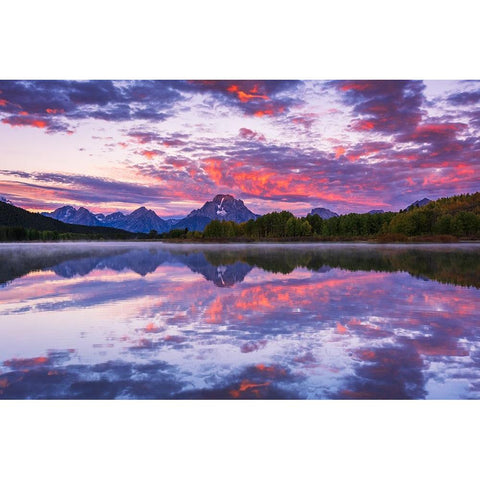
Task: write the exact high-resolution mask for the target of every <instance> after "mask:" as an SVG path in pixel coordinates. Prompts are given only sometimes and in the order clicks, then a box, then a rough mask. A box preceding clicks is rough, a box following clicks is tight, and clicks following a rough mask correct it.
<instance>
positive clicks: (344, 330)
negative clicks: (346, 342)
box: [337, 322, 348, 335]
mask: <svg viewBox="0 0 480 480" xmlns="http://www.w3.org/2000/svg"><path fill="white" fill-rule="evenodd" d="M347 332H348V330H347V328H346V327H344V326H343V325H342V324H341V323H338V322H337V333H340V334H342V335H343V334H344V333H347Z"/></svg>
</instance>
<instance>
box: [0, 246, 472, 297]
mask: <svg viewBox="0 0 480 480" xmlns="http://www.w3.org/2000/svg"><path fill="white" fill-rule="evenodd" d="M165 263H167V264H177V265H178V264H181V265H185V266H187V267H188V268H189V269H190V270H191V271H192V272H195V273H199V274H201V275H202V276H203V277H204V278H205V279H206V280H208V281H210V282H213V283H214V284H215V285H217V286H218V287H231V286H233V285H235V284H236V283H239V282H242V281H243V280H244V279H245V277H246V276H247V275H248V273H249V272H250V271H251V270H252V268H253V267H257V268H260V269H262V270H264V271H266V272H272V273H282V274H289V273H291V272H293V271H294V270H295V269H297V268H306V269H308V270H310V271H314V272H326V271H328V270H329V269H331V268H340V269H344V270H349V271H376V272H408V273H409V274H410V275H412V276H414V277H416V278H421V279H424V280H435V281H438V282H441V283H448V284H454V285H461V286H468V287H475V288H480V249H479V248H476V247H475V246H468V245H462V246H453V247H450V246H435V245H427V246H402V247H398V246H390V247H389V246H378V245H376V246H369V245H342V246H339V245H315V246H312V245H293V246H285V245H264V246H259V245H248V246H245V245H233V246H213V245H203V246H202V245H200V246H196V245H195V246H192V245H190V246H187V245H181V246H174V245H159V244H155V246H152V245H151V244H149V245H145V244H136V245H132V244H119V245H114V244H105V245H99V244H95V245H88V244H55V245H31V244H29V245H22V246H13V245H9V246H7V247H3V248H0V264H1V269H0V284H5V283H7V282H10V281H12V280H14V279H15V278H19V277H22V276H24V275H27V274H28V273H30V272H34V271H45V270H52V271H54V272H55V273H56V274H57V275H59V276H61V277H64V278H72V277H74V276H77V275H79V276H85V275H88V274H89V273H91V272H93V271H94V270H102V269H110V270H113V271H118V272H120V271H125V270H129V271H132V272H135V273H137V274H138V275H141V276H146V275H148V274H150V273H153V272H155V270H156V269H157V268H158V267H159V266H160V265H162V264H165Z"/></svg>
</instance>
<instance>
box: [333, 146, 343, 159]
mask: <svg viewBox="0 0 480 480" xmlns="http://www.w3.org/2000/svg"><path fill="white" fill-rule="evenodd" d="M344 153H345V148H343V147H335V158H339V157H341V156H342V155H343V154H344Z"/></svg>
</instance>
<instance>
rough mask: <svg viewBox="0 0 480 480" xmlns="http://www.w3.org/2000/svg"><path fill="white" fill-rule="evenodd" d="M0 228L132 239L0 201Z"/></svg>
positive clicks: (120, 232) (121, 232) (111, 230)
mask: <svg viewBox="0 0 480 480" xmlns="http://www.w3.org/2000/svg"><path fill="white" fill-rule="evenodd" d="M0 226H2V227H23V228H25V229H34V230H38V231H50V232H58V233H75V234H81V235H99V236H102V237H105V238H133V237H135V235H134V234H132V233H130V232H126V231H125V230H120V229H117V228H110V227H104V226H98V227H96V226H89V225H76V224H68V223H65V222H62V221H60V220H56V219H54V218H49V217H46V216H44V215H41V214H40V213H32V212H29V211H27V210H24V209H23V208H20V207H15V206H14V205H11V204H9V203H5V202H3V201H0Z"/></svg>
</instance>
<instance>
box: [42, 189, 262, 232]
mask: <svg viewBox="0 0 480 480" xmlns="http://www.w3.org/2000/svg"><path fill="white" fill-rule="evenodd" d="M42 215H44V216H46V217H50V218H54V219H55V220H59V221H61V222H64V223H70V224H76V225H87V226H90V227H100V226H102V227H112V228H119V229H122V230H126V231H127V232H135V233H137V232H139V233H149V232H150V231H151V230H156V231H157V232H158V233H163V232H168V231H170V230H172V229H174V228H175V229H177V228H178V229H185V228H188V230H190V231H193V230H198V231H203V230H204V228H205V227H206V226H207V225H208V224H209V223H210V222H211V221H212V220H227V221H229V220H231V221H234V222H237V223H241V222H246V221H248V220H250V219H253V220H254V219H256V218H257V217H259V216H260V215H256V214H255V213H253V212H252V211H250V210H249V209H248V208H247V207H246V206H245V204H244V203H243V201H242V200H237V199H235V198H234V197H233V196H232V195H216V196H215V197H214V198H213V200H211V201H208V202H206V203H205V204H204V205H203V207H201V208H199V209H197V210H193V211H192V212H190V213H189V214H188V215H187V216H186V217H185V218H182V219H180V220H178V219H169V220H164V219H162V218H160V217H159V216H158V215H157V214H156V213H155V212H154V211H153V210H148V209H147V208H145V207H140V208H138V209H137V210H135V211H133V212H132V213H130V214H128V215H125V214H123V213H121V212H115V213H111V214H109V215H104V214H101V213H100V214H94V213H92V212H90V211H89V210H87V209H86V208H84V207H80V208H79V209H76V208H74V207H72V206H65V207H60V208H57V209H56V210H54V211H53V212H42Z"/></svg>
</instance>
